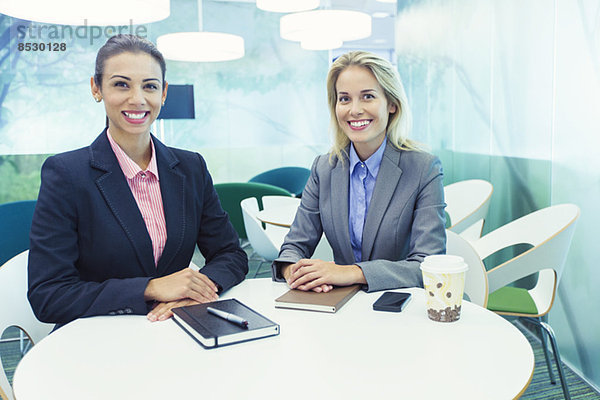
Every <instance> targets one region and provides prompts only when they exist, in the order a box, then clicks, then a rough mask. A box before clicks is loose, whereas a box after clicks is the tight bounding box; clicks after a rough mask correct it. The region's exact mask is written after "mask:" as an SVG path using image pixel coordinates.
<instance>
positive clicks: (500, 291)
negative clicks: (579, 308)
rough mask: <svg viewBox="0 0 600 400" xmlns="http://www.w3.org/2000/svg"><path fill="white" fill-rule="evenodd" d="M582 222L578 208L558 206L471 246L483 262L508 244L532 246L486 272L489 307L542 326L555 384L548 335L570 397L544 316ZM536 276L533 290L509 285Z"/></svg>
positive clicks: (547, 358)
mask: <svg viewBox="0 0 600 400" xmlns="http://www.w3.org/2000/svg"><path fill="white" fill-rule="evenodd" d="M578 218H579V207H577V206H576V205H574V204H559V205H555V206H551V207H547V208H544V209H542V210H538V211H535V212H532V213H530V214H527V215H525V216H523V217H521V218H519V219H517V220H515V221H512V222H510V223H508V224H506V225H504V226H502V227H500V228H498V229H496V230H494V231H492V232H490V233H488V234H487V235H485V236H483V237H482V238H480V239H479V240H476V241H474V242H473V243H472V244H473V247H474V248H475V250H476V251H477V253H478V254H479V256H480V257H481V259H482V260H483V259H485V258H486V257H488V256H490V255H491V254H494V253H496V252H497V251H499V250H501V249H504V248H507V247H509V246H514V245H517V244H529V245H531V246H533V247H532V248H530V249H529V250H527V251H525V252H523V253H522V254H519V255H517V256H515V257H513V258H512V259H510V260H508V261H506V262H504V263H502V264H500V265H498V266H496V267H495V268H491V269H490V270H489V271H488V272H487V278H488V283H489V293H490V294H489V295H488V304H487V308H488V309H490V310H492V311H494V312H496V313H498V314H501V315H508V316H516V317H520V318H524V319H526V320H527V321H529V322H531V323H533V324H535V325H536V326H538V327H539V329H540V336H541V339H542V345H543V346H542V347H543V349H544V355H545V357H546V363H547V365H548V373H549V375H550V381H551V382H552V383H555V379H554V374H553V373H552V368H551V365H550V359H549V356H548V353H547V346H546V335H548V338H549V339H550V344H551V346H552V349H553V351H554V357H555V361H556V364H557V369H558V374H559V377H560V380H561V384H562V388H563V393H564V395H565V398H566V399H569V398H570V396H569V391H568V387H567V384H566V381H565V378H564V373H563V370H562V363H561V359H560V354H559V351H558V346H557V345H556V338H555V336H554V332H553V330H552V328H551V327H550V325H548V323H547V322H544V321H543V320H542V317H543V316H544V315H546V314H547V313H548V312H549V311H550V309H551V308H552V304H553V303H554V298H555V295H556V289H557V287H558V283H559V282H560V278H561V276H562V272H563V269H564V265H565V260H566V258H567V253H568V252H569V247H570V245H571V239H572V238H573V233H574V231H575V222H576V221H577V219H578ZM536 272H537V273H538V279H537V283H536V285H535V286H534V287H533V288H532V289H530V290H526V289H521V288H516V287H511V286H507V285H509V284H510V283H512V282H515V281H516V280H518V279H521V278H524V277H526V276H529V275H531V274H534V273H536Z"/></svg>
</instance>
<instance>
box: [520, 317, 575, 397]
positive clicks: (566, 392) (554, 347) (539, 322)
mask: <svg viewBox="0 0 600 400" xmlns="http://www.w3.org/2000/svg"><path fill="white" fill-rule="evenodd" d="M527 320H529V321H531V322H533V323H534V324H536V325H537V326H539V327H540V328H542V329H543V330H544V331H545V332H546V334H547V335H548V338H549V339H550V345H551V346H552V351H553V352H554V361H555V362H556V369H557V370H558V377H559V378H560V384H561V386H562V390H563V394H564V396H565V400H571V395H570V394H569V387H568V386H567V380H566V377H565V373H564V371H563V367H562V360H561V358H560V353H559V351H558V345H557V343H556V336H555V335H554V330H553V329H552V327H551V326H550V325H548V323H546V322H544V321H542V319H541V318H539V319H537V318H527ZM542 336H544V335H542Z"/></svg>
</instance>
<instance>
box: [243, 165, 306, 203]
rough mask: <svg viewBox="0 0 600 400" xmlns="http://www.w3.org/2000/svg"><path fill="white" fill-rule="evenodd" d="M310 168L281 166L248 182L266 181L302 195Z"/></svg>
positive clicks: (296, 194) (297, 195) (298, 195)
mask: <svg viewBox="0 0 600 400" xmlns="http://www.w3.org/2000/svg"><path fill="white" fill-rule="evenodd" d="M309 176H310V169H308V168H304V167H281V168H275V169H271V170H269V171H265V172H263V173H261V174H258V175H256V176H255V177H253V178H251V179H250V180H249V181H248V182H257V183H266V184H268V185H273V186H277V187H280V188H284V189H285V190H287V191H289V192H290V193H292V194H293V195H294V196H296V197H301V196H302V191H303V190H304V186H306V181H308V177H309Z"/></svg>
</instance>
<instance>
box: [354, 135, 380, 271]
mask: <svg viewBox="0 0 600 400" xmlns="http://www.w3.org/2000/svg"><path fill="white" fill-rule="evenodd" d="M385 146H386V140H384V141H383V143H382V144H381V146H379V149H377V151H376V152H375V153H373V155H372V156H371V157H369V158H368V159H367V160H366V161H364V162H363V161H361V160H360V158H359V157H358V154H356V150H355V149H354V144H352V143H351V144H350V193H349V195H350V196H349V202H350V203H349V207H348V211H349V212H348V227H349V228H350V243H351V244H352V251H353V252H354V259H355V260H356V262H360V261H362V235H363V227H364V226H365V219H366V217H367V212H368V211H369V204H370V203H371V197H372V196H373V188H374V187H375V181H376V180H377V174H378V173H379V166H380V165H381V159H382V158H383V152H384V150H385Z"/></svg>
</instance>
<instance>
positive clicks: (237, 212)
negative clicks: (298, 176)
mask: <svg viewBox="0 0 600 400" xmlns="http://www.w3.org/2000/svg"><path fill="white" fill-rule="evenodd" d="M215 190H216V191H217V194H218V195H219V201H220V202H221V207H223V209H224V210H225V211H226V212H227V214H229V219H230V221H231V223H232V224H233V227H234V228H235V230H236V232H237V233H238V235H239V237H240V239H247V238H248V234H247V233H246V229H245V227H244V218H243V217H242V208H241V206H240V203H241V201H242V200H244V199H246V198H248V197H256V198H257V199H258V203H259V207H262V202H261V200H260V199H261V198H262V197H263V196H266V195H275V196H289V197H291V196H292V194H291V193H290V192H288V191H287V190H285V189H282V188H280V187H277V186H273V185H267V184H264V183H255V182H230V183H217V184H215Z"/></svg>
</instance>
